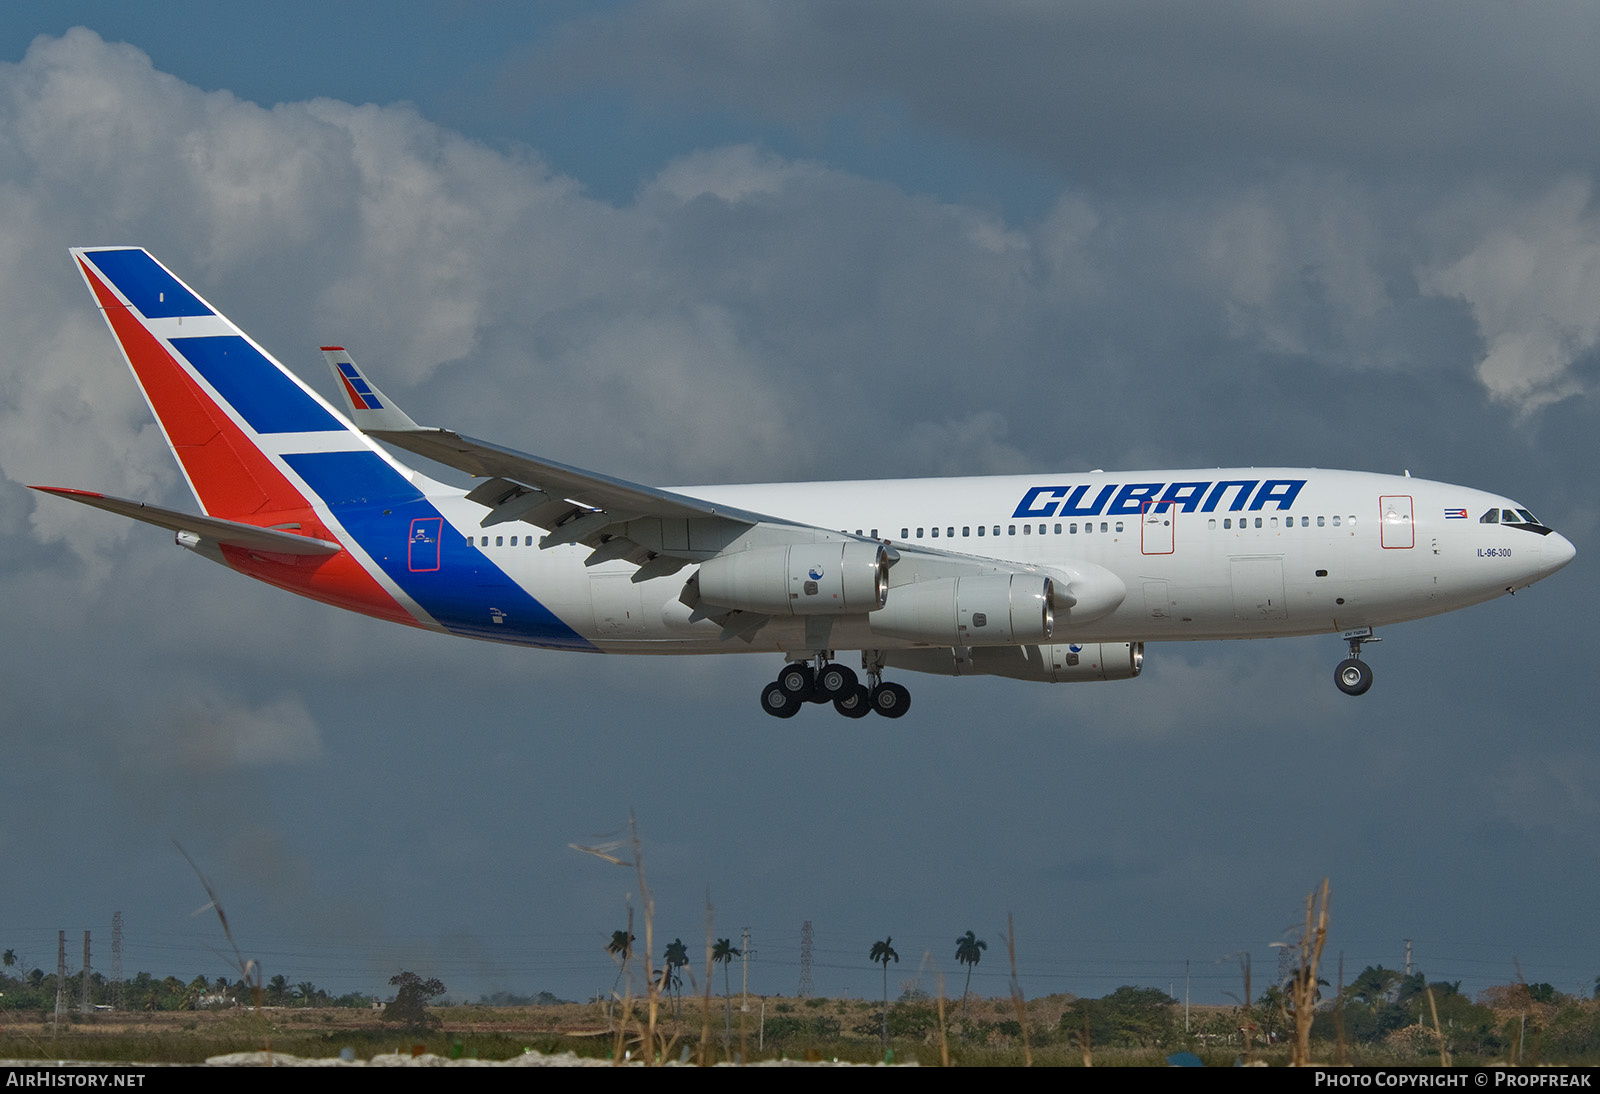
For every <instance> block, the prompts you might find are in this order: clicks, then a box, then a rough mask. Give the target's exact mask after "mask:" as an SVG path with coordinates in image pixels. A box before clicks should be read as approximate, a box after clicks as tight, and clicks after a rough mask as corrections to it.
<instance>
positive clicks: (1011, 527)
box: [1006, 524, 1017, 536]
mask: <svg viewBox="0 0 1600 1094" xmlns="http://www.w3.org/2000/svg"><path fill="white" fill-rule="evenodd" d="M1016 534H1017V526H1016V525H1015V524H1008V525H1006V535H1008V536H1014V535H1016Z"/></svg>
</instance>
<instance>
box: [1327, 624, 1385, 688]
mask: <svg viewBox="0 0 1600 1094" xmlns="http://www.w3.org/2000/svg"><path fill="white" fill-rule="evenodd" d="M1340 637H1342V638H1343V639H1344V640H1345V641H1346V642H1349V643H1350V656H1349V657H1347V658H1345V659H1344V660H1343V661H1340V662H1339V667H1338V668H1336V669H1334V670H1333V682H1334V683H1335V684H1338V685H1339V690H1340V691H1342V692H1344V693H1345V694H1346V695H1365V694H1366V693H1367V689H1368V688H1370V687H1371V686H1372V669H1371V668H1370V667H1369V666H1368V665H1367V663H1366V662H1365V661H1363V660H1361V646H1362V644H1363V643H1366V642H1382V641H1383V639H1381V638H1374V637H1373V635H1372V628H1371V627H1362V628H1361V629H1360V630H1355V631H1345V632H1344V634H1343V635H1341V636H1340Z"/></svg>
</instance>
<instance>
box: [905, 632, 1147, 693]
mask: <svg viewBox="0 0 1600 1094" xmlns="http://www.w3.org/2000/svg"><path fill="white" fill-rule="evenodd" d="M884 663H885V664H887V665H890V666H892V667H894V668H900V669H909V670H910V671H912V672H927V673H933V674H935V675H939V676H1008V677H1010V678H1011V679H1013V680H1036V681H1041V682H1043V683H1047V684H1067V683H1074V682H1078V681H1083V680H1131V679H1133V678H1134V677H1135V676H1138V675H1139V673H1140V672H1141V671H1142V670H1143V669H1144V643H1143V642H1087V643H1076V642H1071V643H1066V642H1060V643H1054V644H1051V645H1041V646H991V647H988V648H977V649H971V648H961V647H957V648H954V649H946V650H886V651H884Z"/></svg>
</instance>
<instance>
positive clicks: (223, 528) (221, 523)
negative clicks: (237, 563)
mask: <svg viewBox="0 0 1600 1094" xmlns="http://www.w3.org/2000/svg"><path fill="white" fill-rule="evenodd" d="M30 489H33V490H38V491H39V492H40V493H44V494H54V495H55V496H56V497H58V498H66V499H67V500H68V501H76V502H82V503H83V504H84V505H92V506H94V507H95V508H96V509H104V510H105V511H106V512H108V513H116V514H117V515H119V516H124V517H132V518H133V519H134V520H138V521H143V522H144V523H146V524H153V525H155V526H156V527H157V528H166V529H168V530H169V531H173V532H177V533H178V534H179V535H182V534H184V533H188V534H189V535H191V536H194V537H195V540H194V543H196V544H197V543H199V542H202V541H206V540H209V541H210V542H212V543H215V544H217V545H218V546H222V547H242V548H245V549H247V550H251V551H269V552H271V553H273V554H279V555H336V554H338V553H339V552H340V551H342V550H344V548H342V547H340V546H339V545H338V544H337V543H331V542H329V541H328V540H325V539H314V538H312V537H311V536H302V535H298V534H296V533H294V532H289V531H285V530H282V529H278V528H263V527H261V526H260V525H256V524H244V523H241V522H240V521H236V520H222V519H220V518H218V517H202V516H197V515H195V514H193V513H182V512H179V511H178V510H176V509H163V508H161V507H160V506H156V505H147V504H145V503H144V502H142V501H130V500H128V499H127V498H114V497H111V496H110V495H109V494H97V493H95V492H94V491H92V490H72V489H69V488H67V487H64V486H34V487H30Z"/></svg>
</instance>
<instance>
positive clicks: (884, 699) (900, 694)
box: [872, 684, 911, 718]
mask: <svg viewBox="0 0 1600 1094" xmlns="http://www.w3.org/2000/svg"><path fill="white" fill-rule="evenodd" d="M872 709H873V710H875V711H877V712H878V713H879V714H881V715H883V716H884V717H885V718H898V717H900V716H901V715H902V714H904V713H905V712H906V711H908V710H910V709H911V693H910V692H909V691H907V690H906V689H905V687H904V686H903V685H901V684H879V685H878V686H877V687H875V688H873V689H872Z"/></svg>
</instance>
